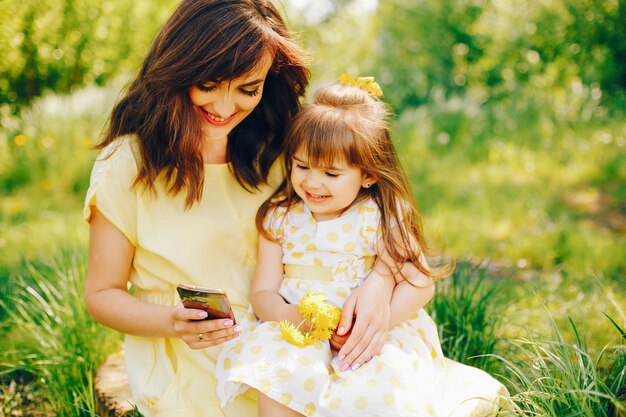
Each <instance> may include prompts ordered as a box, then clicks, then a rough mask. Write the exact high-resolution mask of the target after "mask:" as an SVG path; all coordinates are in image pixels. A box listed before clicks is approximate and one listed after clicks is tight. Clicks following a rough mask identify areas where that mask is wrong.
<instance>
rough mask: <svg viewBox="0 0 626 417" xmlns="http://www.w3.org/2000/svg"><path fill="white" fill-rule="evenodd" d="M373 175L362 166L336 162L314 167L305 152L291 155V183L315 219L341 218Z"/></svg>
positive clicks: (371, 179)
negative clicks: (364, 170) (365, 171)
mask: <svg viewBox="0 0 626 417" xmlns="http://www.w3.org/2000/svg"><path fill="white" fill-rule="evenodd" d="M368 182H369V183H371V184H373V183H374V182H375V181H374V180H373V178H372V177H371V176H369V175H367V174H366V173H364V172H363V171H362V170H361V168H358V167H355V166H351V165H347V164H346V163H345V162H343V161H335V163H334V164H333V166H331V167H314V166H311V165H310V164H309V162H308V160H307V157H306V156H305V155H304V154H303V153H302V152H299V151H298V152H296V153H295V155H294V156H293V158H292V169H291V184H292V186H293V188H294V191H295V192H296V194H298V196H299V197H300V198H301V199H302V201H304V204H306V205H307V207H308V208H309V210H311V213H312V214H313V217H314V218H315V219H316V220H330V219H334V218H336V217H339V216H340V215H341V213H343V211H344V210H345V209H346V208H348V207H349V206H350V205H351V204H352V203H353V202H354V200H355V199H356V197H357V196H358V194H359V190H360V189H361V187H362V186H365V184H366V183H368Z"/></svg>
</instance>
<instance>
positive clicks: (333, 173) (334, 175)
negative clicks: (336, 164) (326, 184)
mask: <svg viewBox="0 0 626 417" xmlns="http://www.w3.org/2000/svg"><path fill="white" fill-rule="evenodd" d="M326 176H327V177H330V178H337V177H338V176H339V174H337V173H335V172H326Z"/></svg>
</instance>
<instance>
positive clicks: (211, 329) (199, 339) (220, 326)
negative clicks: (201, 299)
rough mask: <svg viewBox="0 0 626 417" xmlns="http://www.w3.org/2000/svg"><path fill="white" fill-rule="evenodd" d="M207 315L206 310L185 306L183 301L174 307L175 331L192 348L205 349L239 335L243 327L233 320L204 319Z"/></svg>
mask: <svg viewBox="0 0 626 417" xmlns="http://www.w3.org/2000/svg"><path fill="white" fill-rule="evenodd" d="M206 316H207V313H206V312H205V311H203V310H196V309H193V308H185V307H184V306H183V304H182V303H179V304H178V305H177V306H176V307H174V310H173V313H172V321H173V328H174V331H175V332H176V334H177V335H178V337H180V338H181V339H183V341H184V342H185V343H187V345H188V346H189V347H190V348H192V349H204V348H208V347H211V346H215V345H219V344H221V343H224V342H226V341H228V340H231V339H234V338H235V337H237V336H239V331H240V330H241V328H240V327H239V326H234V323H233V321H232V320H230V319H216V320H203V319H204V318H205V317H206Z"/></svg>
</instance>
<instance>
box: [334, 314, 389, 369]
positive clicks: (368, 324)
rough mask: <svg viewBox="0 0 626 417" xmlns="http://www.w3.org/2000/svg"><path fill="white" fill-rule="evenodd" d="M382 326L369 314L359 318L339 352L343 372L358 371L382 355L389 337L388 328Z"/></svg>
mask: <svg viewBox="0 0 626 417" xmlns="http://www.w3.org/2000/svg"><path fill="white" fill-rule="evenodd" d="M381 324H382V323H379V321H378V320H377V319H376V317H372V316H370V315H369V314H365V315H363V316H357V320H356V322H355V324H354V327H353V328H352V333H351V334H350V335H349V337H348V340H346V342H345V344H344V345H343V347H341V349H340V350H339V352H338V358H339V361H340V363H339V366H340V368H341V369H342V370H344V371H345V370H347V369H348V368H352V369H358V367H359V366H361V365H363V364H364V363H365V362H368V361H369V360H371V359H372V358H373V357H374V356H375V355H377V354H378V353H380V350H381V349H382V347H383V344H384V343H385V339H386V337H387V328H386V327H385V326H382V325H381Z"/></svg>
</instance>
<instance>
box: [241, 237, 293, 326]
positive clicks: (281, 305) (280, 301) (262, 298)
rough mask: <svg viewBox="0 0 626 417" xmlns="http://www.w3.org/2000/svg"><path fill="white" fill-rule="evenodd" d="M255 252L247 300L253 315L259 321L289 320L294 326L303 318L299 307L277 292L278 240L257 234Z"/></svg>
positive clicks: (280, 261)
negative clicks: (255, 259)
mask: <svg viewBox="0 0 626 417" xmlns="http://www.w3.org/2000/svg"><path fill="white" fill-rule="evenodd" d="M258 251H259V252H258V253H259V254H258V257H257V265H256V271H255V273H254V279H253V280H252V289H251V291H250V303H251V304H252V309H253V310H254V314H256V316H257V317H258V318H259V319H260V320H261V321H281V320H289V321H290V322H292V323H293V324H295V325H296V326H297V325H299V324H300V323H301V322H302V320H303V318H302V315H301V314H300V313H299V312H298V306H296V305H294V304H288V303H287V302H286V301H285V299H284V298H283V297H281V295H280V294H279V293H278V290H279V288H280V284H281V282H282V280H283V273H284V267H283V248H282V247H281V246H280V244H279V243H277V242H272V241H271V240H268V239H266V238H265V237H263V236H259V250H258Z"/></svg>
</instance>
